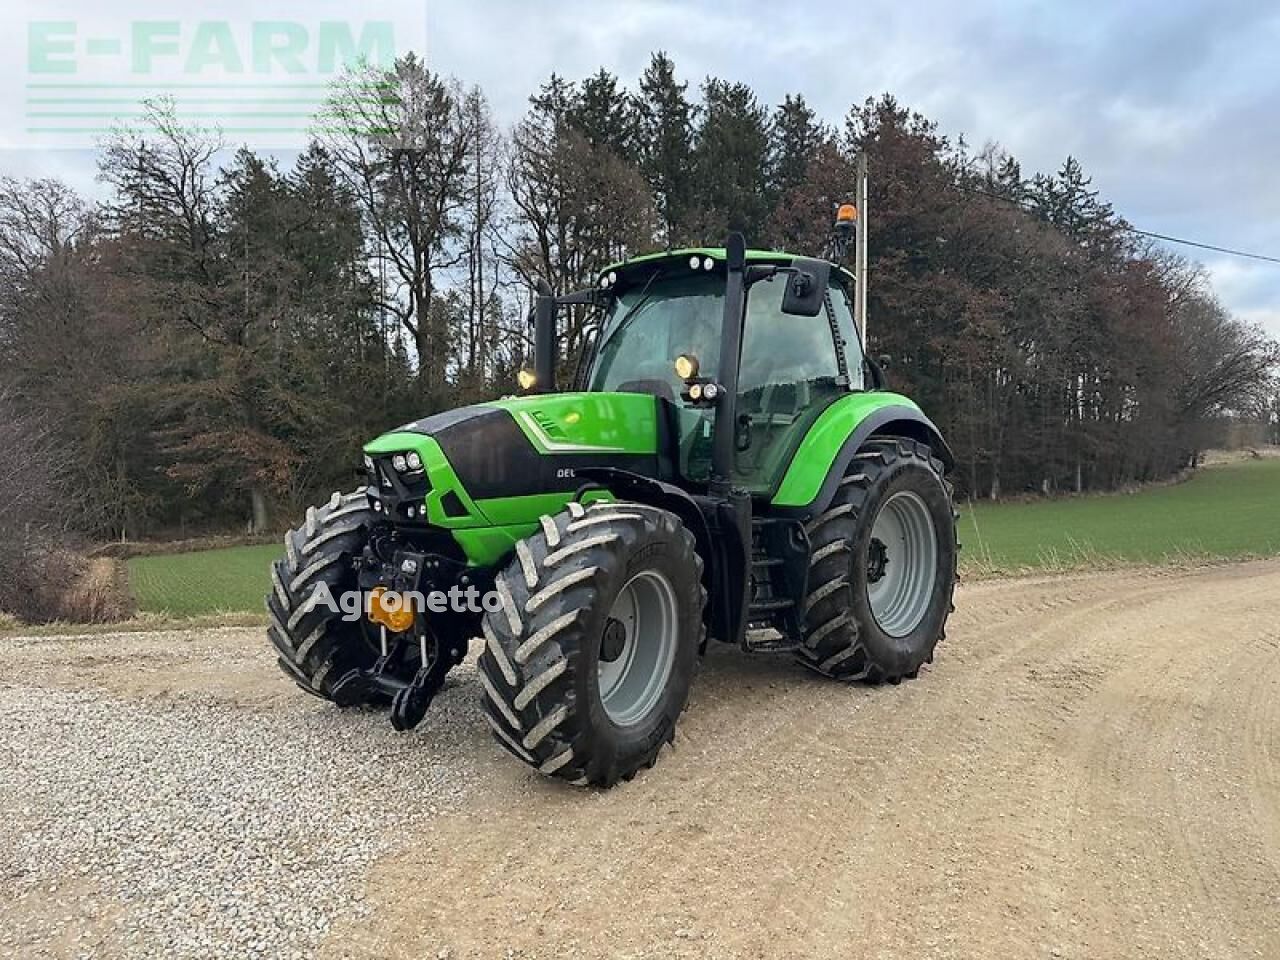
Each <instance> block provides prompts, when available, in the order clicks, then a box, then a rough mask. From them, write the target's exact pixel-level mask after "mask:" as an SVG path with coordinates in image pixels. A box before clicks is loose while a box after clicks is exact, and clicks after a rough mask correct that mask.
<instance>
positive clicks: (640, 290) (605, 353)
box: [587, 274, 862, 493]
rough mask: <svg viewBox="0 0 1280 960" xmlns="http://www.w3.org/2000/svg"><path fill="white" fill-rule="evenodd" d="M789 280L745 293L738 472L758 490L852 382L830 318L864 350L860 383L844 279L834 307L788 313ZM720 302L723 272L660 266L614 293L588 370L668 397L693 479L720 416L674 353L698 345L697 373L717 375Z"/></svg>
mask: <svg viewBox="0 0 1280 960" xmlns="http://www.w3.org/2000/svg"><path fill="white" fill-rule="evenodd" d="M785 284H786V281H785V277H783V276H779V277H776V278H774V279H772V280H763V281H760V282H757V283H755V284H753V285H752V286H751V288H750V291H749V296H748V298H747V312H746V321H745V324H744V327H743V339H742V358H741V369H740V372H739V375H738V419H739V423H740V425H741V427H740V434H739V443H738V445H737V446H738V453H737V458H736V461H735V468H734V481H735V482H736V483H738V484H740V485H742V486H745V487H747V488H748V489H749V490H751V491H752V492H755V493H767V492H769V491H771V490H772V489H773V488H774V487H776V485H777V483H778V482H780V481H781V479H782V478H781V472H782V468H783V466H784V465H785V463H786V462H788V460H789V457H790V452H791V451H790V446H791V442H792V441H793V440H794V441H795V442H798V440H799V437H800V436H802V435H803V433H804V432H806V431H807V430H808V427H809V425H810V424H812V422H813V421H814V420H815V419H816V418H817V416H818V415H819V414H820V413H821V412H822V410H823V409H825V408H826V406H827V405H828V403H830V401H831V400H832V399H834V398H835V397H836V396H838V395H842V394H844V393H847V392H848V390H849V388H850V387H849V385H847V384H845V383H844V382H842V381H841V380H840V379H839V365H838V364H837V362H836V341H835V339H834V337H833V335H832V323H833V322H834V323H835V324H836V325H837V327H838V328H839V329H840V332H841V340H843V341H845V343H844V344H843V346H844V347H845V349H846V351H849V352H853V353H855V354H856V355H857V363H856V366H855V364H854V363H852V362H851V363H850V364H849V370H850V377H851V379H852V381H853V385H854V386H855V387H860V386H861V368H862V362H861V354H860V352H859V351H858V348H857V338H856V336H854V335H853V330H852V321H851V318H850V315H849V312H848V308H847V299H846V298H845V296H844V292H843V289H842V288H840V287H839V285H838V284H833V285H832V288H831V297H830V303H831V306H830V307H829V310H830V311H831V313H830V314H828V312H826V311H824V312H823V313H821V314H819V315H818V316H817V317H795V316H788V315H786V314H783V313H782V295H783V292H784V290H785ZM723 312H724V278H723V277H722V276H717V275H714V274H707V275H697V274H683V275H677V276H674V277H671V278H665V277H663V276H662V275H661V274H658V275H656V276H655V277H654V278H653V279H651V280H650V281H648V283H647V285H646V284H643V283H642V284H639V285H637V286H635V287H633V288H631V289H629V290H626V291H624V292H623V293H622V294H620V295H619V296H618V297H617V298H616V299H615V300H614V302H613V304H612V306H611V308H610V310H609V313H608V315H607V316H606V318H605V322H604V325H603V327H602V329H601V332H600V338H599V341H598V346H597V348H596V350H595V356H594V362H593V363H592V366H591V369H590V372H589V374H588V378H587V383H588V387H589V389H591V390H608V391H620V392H638V393H651V394H653V395H655V396H657V397H660V398H662V399H665V400H667V401H669V402H670V403H671V404H672V407H673V409H674V410H675V411H676V416H675V423H676V427H677V430H676V432H677V435H678V438H679V442H680V470H681V473H682V475H683V476H684V477H685V479H687V480H690V481H693V482H705V481H706V479H707V475H708V473H709V469H710V458H711V428H712V422H713V419H714V418H713V415H712V412H711V411H710V410H705V409H696V408H691V407H686V406H685V405H684V404H683V403H682V402H681V400H680V393H681V391H682V390H683V389H684V383H683V382H682V381H681V380H680V378H679V377H678V376H677V375H676V372H675V368H674V363H675V359H676V358H677V357H679V356H680V355H681V354H685V355H692V356H695V357H697V358H698V365H699V369H700V376H702V377H707V378H712V379H718V378H719V376H720V324H721V319H722V315H723ZM846 326H847V327H848V330H847V332H846V331H845V329H844V328H845V327H846ZM850 359H852V357H850Z"/></svg>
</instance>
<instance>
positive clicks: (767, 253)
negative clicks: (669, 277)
mask: <svg viewBox="0 0 1280 960" xmlns="http://www.w3.org/2000/svg"><path fill="white" fill-rule="evenodd" d="M798 256H801V254H796V253H786V252H785V251H782V250H748V251H747V263H790V262H791V261H792V260H794V259H795V258H796V257H798ZM693 257H701V258H703V259H706V258H707V257H710V258H711V259H712V260H713V261H714V262H715V263H716V265H717V266H718V265H720V264H723V263H724V261H725V249H724V247H681V248H680V249H678V250H658V251H656V252H654V253H643V254H640V255H639V256H637V257H628V258H627V259H626V260H620V261H619V262H617V263H611V264H609V266H607V267H605V268H604V269H603V270H601V271H600V273H599V276H600V277H601V278H604V277H607V276H608V275H609V273H610V272H620V273H625V272H626V271H627V270H628V269H629V268H631V267H636V266H642V265H650V266H652V265H656V264H658V263H661V262H664V261H668V260H669V261H671V262H673V263H674V262H677V261H687V260H690V259H692V258H693ZM828 262H830V261H828ZM831 267H832V273H834V274H839V276H840V278H841V279H842V280H845V281H846V282H848V283H853V282H854V278H853V273H852V272H851V271H849V270H848V269H846V268H845V267H842V266H840V265H839V264H834V263H833V264H831Z"/></svg>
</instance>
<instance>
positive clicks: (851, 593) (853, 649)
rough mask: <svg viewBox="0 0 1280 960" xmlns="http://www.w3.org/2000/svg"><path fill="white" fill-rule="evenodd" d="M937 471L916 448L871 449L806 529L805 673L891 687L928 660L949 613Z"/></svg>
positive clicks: (945, 501) (946, 508)
mask: <svg viewBox="0 0 1280 960" xmlns="http://www.w3.org/2000/svg"><path fill="white" fill-rule="evenodd" d="M943 472H944V468H943V463H942V461H941V460H939V459H938V458H937V457H936V456H934V455H933V452H932V450H930V448H929V447H928V446H927V445H925V444H923V443H918V442H916V441H914V440H906V439H898V440H894V439H887V440H875V441H871V442H869V443H868V444H867V445H866V446H865V447H864V448H863V449H862V450H861V451H859V453H858V454H857V455H856V456H855V457H854V460H853V462H852V464H851V465H850V467H849V469H848V472H847V473H846V475H845V477H844V480H843V481H842V482H841V484H840V487H839V488H838V490H837V492H836V495H835V498H834V499H833V500H832V502H831V504H830V506H829V507H828V508H827V509H826V510H825V511H824V512H823V513H822V514H821V515H819V516H818V517H816V518H814V519H813V520H812V521H810V522H809V524H808V527H807V530H808V533H809V540H810V544H811V546H812V557H813V560H812V567H811V570H810V574H809V595H808V597H807V598H806V599H805V611H806V617H805V622H806V625H807V629H806V631H805V639H804V644H803V646H802V647H801V650H800V658H801V661H802V662H803V663H805V664H806V665H807V666H810V667H812V668H813V669H815V670H817V671H818V672H819V673H822V674H825V675H826V676H829V677H835V678H837V679H841V680H865V681H867V682H869V683H879V682H882V681H888V682H890V683H897V682H898V681H899V680H901V679H903V678H904V677H914V676H915V675H916V673H917V672H918V671H919V669H920V667H921V666H922V665H924V664H925V663H929V662H931V661H932V660H933V652H934V648H935V647H936V646H937V645H938V643H939V642H940V641H941V640H942V639H943V638H944V637H945V635H946V622H947V617H948V616H949V615H950V613H951V610H952V594H953V591H954V589H955V580H956V552H957V549H958V548H957V543H956V524H955V520H956V513H955V508H954V506H953V504H952V500H951V486H950V484H949V483H947V481H946V479H945V477H944V476H943ZM886 531H887V532H886ZM890 533H891V534H892V537H890V536H889V534H890ZM882 537H883V538H884V539H885V540H891V541H892V543H891V544H890V545H888V546H886V544H885V543H884V542H882V540H881V539H880V538H882ZM895 563H896V564H897V566H894V564H895ZM913 565H914V568H913V569H905V568H908V567H912V566H913ZM922 566H923V567H924V569H922V568H921V567H922ZM887 578H893V579H887Z"/></svg>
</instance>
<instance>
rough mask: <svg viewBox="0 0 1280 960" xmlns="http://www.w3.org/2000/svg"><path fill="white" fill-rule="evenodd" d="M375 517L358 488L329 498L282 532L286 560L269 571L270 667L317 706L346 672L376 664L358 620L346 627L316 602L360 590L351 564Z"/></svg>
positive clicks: (339, 616) (336, 613) (375, 655)
mask: <svg viewBox="0 0 1280 960" xmlns="http://www.w3.org/2000/svg"><path fill="white" fill-rule="evenodd" d="M379 519H380V518H379V517H378V515H377V514H376V513H374V512H373V510H371V509H370V508H369V501H368V498H367V497H366V496H365V493H364V491H363V490H358V491H356V492H354V493H348V494H346V495H345V496H344V495H343V494H340V493H335V494H334V495H333V497H332V498H331V499H330V500H329V502H328V503H326V504H325V505H324V506H321V507H311V508H310V509H308V510H307V517H306V522H305V523H304V524H303V525H302V526H301V527H298V528H297V529H294V530H290V531H289V532H288V533H286V534H285V537H284V546H285V555H284V556H283V557H281V558H280V559H279V560H277V561H276V562H275V563H273V564H272V565H271V593H269V594H268V595H267V613H268V615H269V616H270V618H271V623H270V625H269V626H268V628H267V636H268V637H269V639H270V640H271V643H272V644H273V645H274V646H275V648H276V652H277V653H278V654H279V657H278V660H277V662H278V663H279V665H280V669H281V670H283V671H284V672H285V674H286V675H287V676H288V677H289V678H290V679H292V680H293V681H294V682H296V683H297V684H298V686H299V687H301V688H302V689H303V690H305V691H306V692H307V693H310V694H314V695H315V696H317V697H320V698H321V699H323V700H330V699H332V697H331V695H330V694H331V691H332V689H333V685H334V684H335V683H336V682H337V681H338V680H339V679H340V678H341V677H342V676H343V674H345V673H346V672H347V671H348V670H352V669H361V670H364V669H368V668H369V667H370V666H372V665H373V663H374V661H375V660H376V659H377V658H378V651H377V650H376V649H375V648H374V647H373V646H372V645H371V644H370V643H369V642H368V641H367V639H366V637H365V636H364V632H363V631H364V626H363V624H362V623H361V622H349V621H345V620H343V619H342V613H341V611H337V610H333V609H331V608H330V607H329V606H328V605H327V604H324V603H317V601H318V600H320V599H322V598H323V596H324V593H325V591H326V590H327V592H328V595H329V596H331V597H332V598H333V599H334V600H337V599H338V598H339V597H340V596H341V595H342V594H343V593H344V592H346V591H352V590H358V589H359V584H358V583H357V580H356V573H355V571H354V569H353V568H352V566H351V559H352V558H353V557H357V556H359V555H360V553H361V552H362V551H363V550H364V546H365V543H366V542H367V540H368V537H369V530H370V529H371V528H372V527H373V526H374V524H376V523H377V522H378V521H379ZM408 675H409V676H412V671H408Z"/></svg>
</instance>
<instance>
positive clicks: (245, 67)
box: [0, 0, 426, 149]
mask: <svg viewBox="0 0 1280 960" xmlns="http://www.w3.org/2000/svg"><path fill="white" fill-rule="evenodd" d="M17 6H18V7H19V8H20V9H21V10H23V11H24V12H25V13H26V14H27V16H26V17H25V20H24V21H21V22H22V23H23V36H22V38H21V39H22V41H23V42H24V46H25V49H24V50H23V53H22V55H21V56H20V57H12V58H8V63H9V64H10V68H9V70H7V71H6V72H8V73H9V74H10V76H11V77H13V79H15V80H17V81H18V82H19V84H20V85H21V88H22V95H21V96H20V97H7V98H3V100H4V101H5V103H4V104H3V105H0V117H3V118H4V121H5V122H4V129H3V133H5V134H7V136H4V140H5V141H6V143H5V145H6V146H31V147H41V148H47V147H93V146H95V145H96V144H97V143H99V142H100V141H101V139H102V138H103V137H104V136H105V135H108V134H110V133H111V132H112V131H113V130H114V129H116V128H118V127H119V126H120V125H121V124H130V125H135V126H136V125H139V124H142V125H144V126H145V124H146V122H147V118H148V111H147V109H146V103H147V102H148V101H151V100H156V99H159V98H166V99H167V100H168V101H170V102H171V103H172V108H173V113H174V117H175V119H176V120H177V121H178V122H179V123H182V124H184V125H191V126H199V127H205V128H209V129H216V130H220V131H221V132H222V133H223V134H224V135H225V137H226V139H227V140H228V142H231V143H246V144H249V145H251V146H258V147H268V148H284V149H288V148H297V147H301V146H303V145H304V144H305V143H306V140H307V137H308V132H309V130H310V129H311V128H312V126H313V124H314V122H315V119H316V115H317V112H318V111H319V110H320V108H321V107H322V105H323V104H324V101H325V99H326V97H327V96H328V95H329V92H330V90H331V85H332V83H333V81H334V80H335V79H337V78H338V77H339V76H340V75H341V74H342V73H343V71H344V70H346V69H347V68H348V67H351V66H355V65H356V64H359V63H367V64H372V65H375V66H383V67H386V66H390V65H391V64H392V63H393V62H394V61H395V59H396V58H397V57H399V56H402V55H404V54H406V53H408V52H410V51H411V50H414V51H419V52H421V51H423V50H424V49H425V42H426V8H425V0H361V2H360V3H359V4H352V3H350V2H349V0H344V2H336V0H309V2H306V3H300V2H283V0H276V2H272V0H257V2H253V0H221V2H206V3H201V4H198V5H196V4H193V5H191V6H189V7H188V8H187V9H188V10H191V11H192V12H191V13H190V14H186V15H182V16H175V15H174V10H175V6H176V5H175V4H173V3H171V2H165V3H157V2H154V0H134V2H129V0H126V2H123V3H121V2H114V0H113V2H112V3H111V4H102V3H101V2H100V0H94V2H89V0H77V2H72V3H65V2H63V3H47V2H34V0H21V2H19V3H18V4H17ZM104 8H105V10H104ZM179 9H181V8H179ZM11 22H12V21H11ZM14 41H15V38H14V37H12V36H11V37H10V38H9V39H8V40H7V41H0V51H3V49H4V47H5V46H12V45H13V43H14ZM15 64H19V65H20V69H21V75H20V76H19V77H14V76H13V74H14V71H13V66H14V65H15ZM15 92H16V91H15ZM143 132H145V130H144V131H143Z"/></svg>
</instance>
